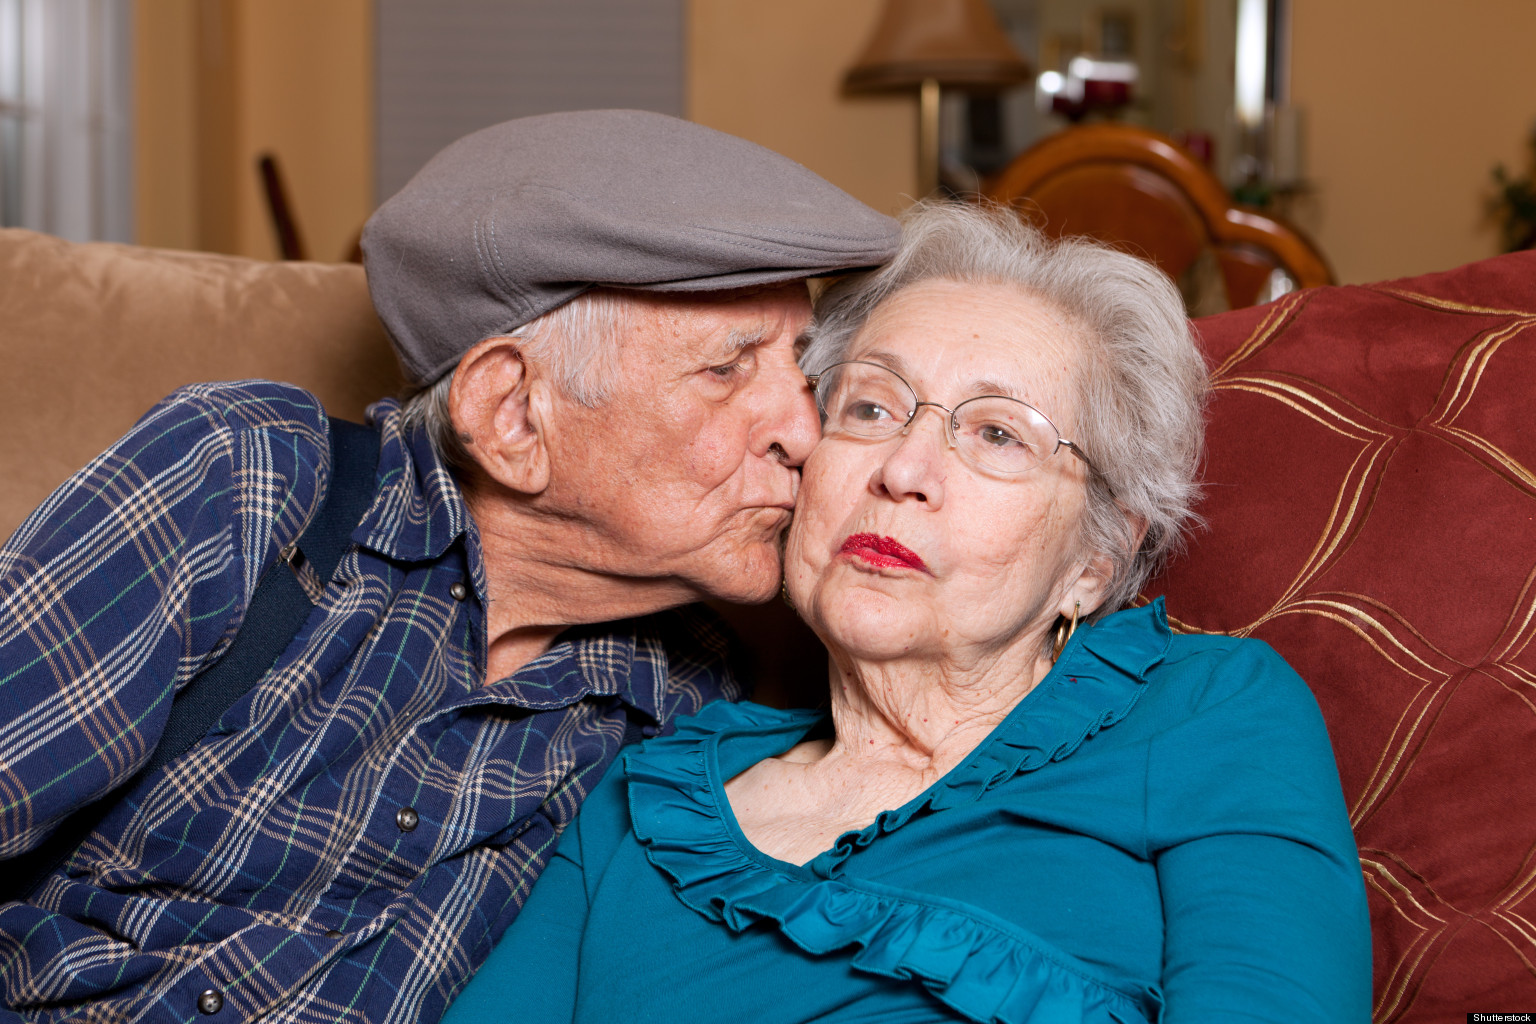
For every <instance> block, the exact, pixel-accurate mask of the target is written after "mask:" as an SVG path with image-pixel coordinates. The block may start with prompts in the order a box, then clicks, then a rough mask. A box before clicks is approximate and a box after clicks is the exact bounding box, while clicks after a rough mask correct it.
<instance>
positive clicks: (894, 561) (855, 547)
mask: <svg viewBox="0 0 1536 1024" xmlns="http://www.w3.org/2000/svg"><path fill="white" fill-rule="evenodd" d="M837 553H838V554H840V555H857V556H858V557H860V558H862V559H864V561H866V562H868V563H869V564H871V565H874V566H878V567H880V568H882V569H917V570H918V571H920V572H928V566H926V565H924V564H923V560H922V559H921V558H918V557H917V552H915V551H913V550H912V549H911V548H909V547H907V546H906V545H904V544H900V543H898V542H897V541H896V540H895V539H894V538H891V537H877V536H875V535H874V534H872V533H856V534H854V535H853V536H851V537H849V538H848V539H847V540H845V541H843V546H842V547H841V548H839V549H838V552H837ZM930 575H931V574H930Z"/></svg>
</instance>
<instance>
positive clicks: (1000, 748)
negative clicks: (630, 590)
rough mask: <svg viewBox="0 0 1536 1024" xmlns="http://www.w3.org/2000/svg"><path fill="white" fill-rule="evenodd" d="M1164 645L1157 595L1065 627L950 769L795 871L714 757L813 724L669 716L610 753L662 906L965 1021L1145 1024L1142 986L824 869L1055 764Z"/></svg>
mask: <svg viewBox="0 0 1536 1024" xmlns="http://www.w3.org/2000/svg"><path fill="white" fill-rule="evenodd" d="M1171 642H1172V634H1171V632H1170V631H1169V629H1168V623H1167V619H1166V616H1165V615H1164V612H1163V604H1162V601H1161V599H1159V600H1157V601H1155V602H1153V603H1152V604H1150V605H1148V606H1146V607H1143V608H1138V609H1132V610H1128V611H1121V612H1118V613H1116V614H1114V615H1110V616H1108V617H1106V618H1105V619H1103V620H1102V621H1101V622H1099V623H1098V624H1097V625H1094V626H1086V627H1081V628H1079V629H1078V630H1077V632H1076V633H1075V634H1074V635H1073V637H1072V639H1071V640H1070V641H1069V642H1068V644H1067V646H1066V648H1065V649H1064V650H1063V651H1062V654H1061V657H1060V658H1058V659H1057V662H1056V665H1055V666H1054V667H1053V668H1052V669H1051V671H1050V672H1049V673H1048V674H1047V675H1046V677H1045V678H1044V679H1042V680H1041V682H1040V685H1038V686H1036V687H1035V689H1034V690H1032V691H1031V692H1030V693H1029V694H1028V695H1026V696H1025V698H1024V699H1023V700H1021V701H1020V702H1019V704H1018V706H1017V707H1015V708H1014V709H1013V710H1012V711H1011V712H1010V713H1009V715H1008V716H1007V717H1006V718H1005V719H1004V720H1003V721H1002V722H1001V723H1000V724H999V725H998V726H997V728H996V729H994V730H993V731H992V733H991V734H990V735H989V736H988V737H987V738H986V739H985V740H983V741H982V742H981V743H980V744H979V745H978V746H977V747H976V749H975V750H974V751H972V752H971V753H970V755H968V756H967V757H966V758H965V759H964V760H963V761H962V762H961V763H960V764H959V765H957V766H956V767H955V768H953V769H951V770H950V771H949V772H948V773H947V774H945V775H944V777H943V778H941V779H939V780H938V781H937V782H935V783H934V784H933V785H932V786H930V787H929V788H928V789H927V790H925V791H924V792H923V793H922V794H920V795H918V796H917V797H916V798H914V799H913V800H911V801H909V802H908V803H906V804H905V805H903V806H902V807H899V808H896V809H893V810H889V811H885V812H882V813H881V814H880V815H878V816H877V817H876V819H875V820H874V822H872V823H871V824H870V825H868V826H866V827H865V828H863V829H859V830H856V831H850V832H847V833H844V834H843V835H842V836H840V837H838V839H837V841H836V842H835V843H834V844H833V846H832V847H831V848H830V849H828V850H827V851H825V852H823V853H822V854H820V855H818V856H817V857H816V858H815V859H813V860H812V861H810V862H809V863H807V864H806V865H804V866H803V867H801V866H796V865H792V864H787V863H784V862H781V861H775V860H773V859H772V858H770V857H768V856H767V855H765V854H762V853H761V852H760V851H758V850H756V848H755V847H752V846H751V845H750V843H748V842H747V840H746V838H745V836H743V835H742V834H741V833H740V831H739V828H738V827H737V826H736V823H735V816H734V814H733V813H732V812H731V809H730V805H729V802H728V801H727V800H726V798H725V794H724V791H723V784H724V781H725V779H724V778H723V777H721V776H722V774H723V772H722V769H721V767H720V765H719V763H718V757H717V755H718V750H719V743H720V739H721V737H722V736H723V735H725V734H728V733H729V734H734V735H740V734H742V733H757V734H760V735H761V736H763V737H764V739H765V740H767V739H770V738H776V739H778V740H781V741H782V745H781V746H779V747H778V748H777V749H776V750H771V751H768V752H767V753H766V754H765V755H764V756H770V755H771V754H773V753H781V752H782V751H784V750H787V749H788V748H789V747H791V746H793V745H794V744H795V743H797V742H799V741H800V739H802V738H803V737H804V736H805V735H806V734H807V733H809V732H810V731H811V729H813V728H814V727H816V725H817V724H818V723H820V722H822V721H824V719H825V716H824V715H823V714H821V713H819V712H808V711H778V710H775V709H772V708H766V707H762V706H761V705H753V704H726V703H716V704H713V705H710V706H708V707H706V708H705V709H704V710H703V711H701V712H700V713H699V714H697V715H695V716H693V717H691V718H688V719H684V720H682V721H680V722H679V723H678V726H677V731H676V732H675V733H674V734H673V735H671V736H668V737H665V738H662V739H657V740H652V741H650V742H648V743H646V744H645V745H643V746H642V747H640V748H638V749H633V750H631V751H630V752H629V753H627V754H626V755H625V771H626V774H627V776H628V779H629V804H630V816H631V821H632V823H633V830H634V834H635V837H636V838H637V839H638V840H639V841H640V843H641V844H642V845H643V847H644V849H645V854H646V857H647V859H648V860H649V861H650V862H651V864H652V865H654V866H655V867H656V868H657V869H659V870H660V871H662V872H663V873H664V874H665V875H666V876H667V877H669V878H670V879H671V880H672V884H673V888H674V890H675V892H676V894H677V896H678V898H679V899H680V900H681V901H682V902H683V903H684V904H686V905H687V906H689V907H690V908H692V909H693V910H694V911H696V912H697V913H699V914H702V915H703V916H705V917H706V918H709V919H710V920H713V921H717V922H720V923H722V924H724V925H726V926H727V927H729V928H731V929H732V930H733V931H741V930H743V929H745V928H747V927H749V926H750V925H752V924H754V923H756V922H758V921H763V920H768V921H772V922H773V923H774V924H775V925H776V926H777V927H778V928H779V929H780V930H781V931H782V932H783V934H785V935H786V936H787V937H788V938H790V939H791V940H792V941H793V942H795V943H796V944H797V945H798V946H800V947H801V948H802V949H804V950H806V951H807V952H809V953H812V954H815V955H825V954H829V953H833V952H836V951H838V950H848V949H854V950H856V952H855V953H854V955H853V959H852V966H853V967H855V968H856V969H859V970H861V971H866V972H870V973H874V974H880V975H885V976H888V977H901V978H909V979H914V980H918V981H920V982H922V983H923V984H924V985H926V986H927V987H928V989H929V990H930V991H931V992H932V993H933V994H934V995H935V996H936V997H938V998H939V999H940V1000H941V1001H942V1002H944V1003H945V1004H946V1005H948V1006H950V1007H951V1008H953V1009H955V1010H957V1011H959V1012H960V1013H962V1014H963V1015H965V1016H966V1017H968V1018H969V1019H971V1020H974V1021H978V1022H997V1024H1023V1022H1025V1021H1027V1020H1029V1019H1030V1018H1031V1017H1032V1016H1034V1015H1035V1014H1037V1013H1039V1014H1041V1016H1040V1017H1038V1018H1036V1019H1042V1020H1056V1019H1073V1020H1112V1021H1120V1022H1124V1024H1141V1022H1144V1021H1147V1020H1149V1019H1155V1018H1156V1016H1157V1013H1158V1008H1159V1007H1160V1004H1161V1000H1160V996H1159V994H1158V992H1157V990H1156V989H1155V988H1152V989H1146V990H1142V991H1138V992H1128V991H1125V990H1122V989H1120V988H1117V987H1115V986H1114V985H1112V984H1111V983H1110V982H1108V981H1107V980H1105V979H1103V978H1100V977H1097V976H1096V975H1094V974H1093V973H1092V972H1091V971H1090V970H1089V969H1088V968H1087V966H1086V965H1084V964H1082V963H1080V962H1079V961H1077V960H1076V959H1075V958H1073V957H1071V956H1070V955H1068V954H1065V953H1063V952H1061V951H1059V950H1057V949H1055V948H1054V947H1053V946H1051V945H1049V944H1048V943H1045V942H1044V941H1043V940H1040V939H1039V938H1037V937H1035V936H1033V935H1031V934H1029V933H1028V932H1025V931H1024V930H1023V929H1019V928H1015V927H1013V926H1010V925H1008V924H1007V923H1006V922H1002V921H1000V920H996V919H992V918H989V917H986V916H985V915H984V914H981V913H979V912H977V911H974V910H972V909H971V908H968V907H966V906H965V905H964V904H960V903H954V902H951V901H946V900H942V899H939V898H935V897H924V896H920V895H918V894H915V893H909V892H903V891H901V890H896V889H889V888H886V887H882V886H878V885H876V884H874V883H870V882H866V881H862V880H857V881H849V880H846V879H844V878H842V877H840V875H841V869H842V867H843V864H844V862H845V861H846V860H847V859H848V857H849V856H850V855H851V854H852V853H853V852H854V851H855V850H857V849H859V848H861V847H864V846H868V845H869V844H870V843H872V842H874V841H875V840H876V839H877V838H879V837H880V836H882V835H885V834H888V833H890V832H893V831H895V830H896V829H899V828H901V827H902V826H903V825H905V824H906V823H907V822H908V821H910V820H911V819H912V818H913V817H914V816H916V815H917V814H919V813H920V812H923V811H925V810H929V809H932V810H942V809H944V808H947V807H954V806H959V805H961V804H965V803H970V802H974V801H976V800H979V799H980V798H981V797H982V796H983V795H985V794H986V793H987V792H988V791H989V790H991V789H994V788H996V787H997V786H998V785H1001V784H1002V783H1003V782H1005V781H1007V780H1008V779H1010V778H1013V777H1014V776H1016V775H1018V774H1021V773H1024V772H1032V771H1036V770H1038V769H1040V768H1042V767H1044V766H1045V765H1048V764H1051V763H1053V762H1056V761H1061V760H1063V759H1065V758H1067V757H1070V756H1071V755H1072V754H1073V753H1075V752H1076V751H1077V750H1078V748H1079V747H1081V746H1082V744H1083V742H1084V741H1085V740H1087V739H1088V738H1089V737H1090V736H1093V735H1094V734H1095V733H1097V732H1099V731H1101V730H1103V729H1106V728H1109V727H1110V726H1112V725H1114V724H1115V723H1117V722H1119V721H1121V720H1122V719H1123V718H1124V717H1125V716H1126V715H1127V714H1129V713H1130V711H1131V709H1132V708H1133V707H1134V706H1135V705H1136V702H1137V700H1138V699H1139V698H1140V696H1141V693H1142V692H1143V689H1144V686H1145V683H1146V677H1147V673H1148V671H1150V669H1151V668H1152V667H1153V666H1154V665H1156V664H1157V663H1158V662H1160V661H1161V660H1162V659H1163V658H1164V656H1165V655H1166V654H1167V651H1168V647H1169V645H1170V643H1171ZM745 767H747V765H742V766H741V768H742V769H744V768H745ZM738 770H739V769H738ZM731 774H734V772H732V773H731Z"/></svg>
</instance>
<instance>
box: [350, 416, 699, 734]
mask: <svg viewBox="0 0 1536 1024" xmlns="http://www.w3.org/2000/svg"><path fill="white" fill-rule="evenodd" d="M368 418H369V421H370V422H371V423H372V424H373V426H374V427H375V428H376V429H378V431H379V432H380V435H381V444H380V449H379V470H378V481H379V484H378V493H377V494H376V495H375V497H374V500H373V504H372V506H371V507H370V508H369V510H368V512H367V514H366V515H364V516H363V519H362V522H361V523H359V524H358V527H357V530H356V531H354V532H353V534H352V539H353V540H354V541H356V542H357V543H358V544H361V545H363V546H364V547H367V548H369V549H371V550H373V551H376V552H378V553H379V554H381V555H383V556H385V557H386V558H390V559H393V560H395V561H400V562H429V561H435V560H437V559H439V558H442V557H443V555H444V553H445V552H447V550H448V549H449V547H450V546H452V545H453V543H454V542H455V541H456V540H458V539H459V538H460V537H462V538H464V555H465V561H466V563H467V565H468V567H469V574H470V578H471V582H472V583H473V584H474V589H475V594H476V596H477V597H478V598H479V599H480V601H481V603H482V605H483V603H484V601H485V594H486V581H485V560H484V558H483V557H482V555H481V549H480V533H479V531H478V530H476V529H475V524H474V520H473V519H472V518H471V517H470V514H469V507H468V506H467V505H466V504H465V501H464V494H463V492H462V491H461V490H460V489H459V485H458V482H457V481H455V480H454V478H453V474H452V472H450V471H449V469H448V467H447V466H446V465H444V464H443V461H442V460H441V459H440V458H438V455H437V452H436V451H435V450H434V449H433V447H432V444H431V442H430V441H429V440H428V439H427V433H426V431H425V430H420V429H418V430H415V431H413V432H411V433H410V434H409V435H407V434H405V433H404V432H403V431H402V430H401V424H400V420H401V415H400V403H398V402H396V401H395V400H394V399H392V398H386V399H384V400H382V401H380V402H376V403H375V404H373V405H372V406H370V407H369V409H368ZM653 633H654V631H652V630H650V629H646V628H643V627H642V625H641V621H640V620H627V621H623V622H605V623H597V624H594V625H584V626H575V627H572V628H571V629H568V630H566V631H565V632H564V633H562V634H561V635H560V638H559V639H558V640H557V641H556V642H555V644H554V645H553V646H552V647H551V648H550V649H549V650H548V651H546V652H544V654H543V655H541V656H540V657H538V658H535V659H534V660H533V661H531V662H529V663H528V664H527V665H525V666H523V667H522V668H521V669H519V670H518V672H517V673H516V674H515V675H514V676H513V677H512V678H511V679H508V680H502V681H500V682H498V683H497V684H495V685H494V686H493V687H491V688H490V689H491V690H493V691H495V690H500V691H502V693H503V696H510V697H511V698H512V699H513V700H514V701H516V702H517V703H518V704H521V705H524V706H526V707H563V706H565V705H567V704H570V703H573V702H574V701H576V700H579V699H581V698H582V697H584V696H587V695H589V694H598V695H608V696H614V697H618V698H619V699H620V700H622V701H623V702H624V703H626V704H628V705H629V706H630V707H632V708H635V709H636V710H638V711H641V712H643V713H644V714H646V715H649V716H650V717H651V718H652V719H653V720H656V721H660V717H661V715H660V707H661V701H662V694H663V692H664V691H665V688H666V684H667V673H668V667H667V652H666V648H665V645H664V644H663V642H662V641H661V640H660V639H659V638H658V637H656V636H655V635H653ZM508 690H510V691H511V692H510V693H507V692H506V691H508Z"/></svg>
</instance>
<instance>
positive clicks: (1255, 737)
mask: <svg viewBox="0 0 1536 1024" xmlns="http://www.w3.org/2000/svg"><path fill="white" fill-rule="evenodd" d="M1209 657H1211V658H1212V660H1213V665H1212V666H1211V669H1210V674H1209V678H1208V681H1207V683H1206V685H1205V686H1204V687H1203V688H1201V690H1200V692H1199V693H1198V694H1197V696H1196V697H1195V704H1196V706H1195V707H1194V708H1192V709H1191V714H1190V715H1189V716H1188V717H1187V718H1186V719H1185V721H1184V722H1183V723H1182V724H1180V725H1179V726H1177V727H1175V728H1172V729H1170V730H1168V731H1167V732H1165V733H1163V734H1162V735H1160V736H1159V737H1158V739H1157V741H1155V742H1154V744H1153V745H1152V747H1151V749H1150V752H1149V755H1148V756H1149V765H1148V768H1149V771H1148V792H1147V806H1148V826H1149V837H1150V838H1151V840H1152V846H1153V851H1154V857H1155V863H1156V865H1157V873H1158V881H1159V885H1160V887H1161V891H1162V900H1163V913H1164V919H1165V926H1166V939H1165V945H1164V960H1163V991H1164V997H1165V999H1166V1000H1167V1009H1166V1013H1165V1016H1164V1017H1163V1024H1183V1022H1194V1021H1210V1020H1223V1021H1249V1022H1258V1021H1265V1022H1270V1021H1273V1022H1291V1024H1294V1022H1301V1021H1318V1022H1322V1021H1327V1022H1330V1024H1338V1022H1359V1024H1365V1022H1367V1021H1369V1020H1370V1000H1371V947H1370V924H1369V917H1368V915H1367V911H1366V903H1365V889H1364V883H1363V881H1362V877H1361V873H1360V863H1359V855H1358V853H1357V851H1356V849H1355V844H1354V837H1353V835H1352V833H1351V831H1350V828H1349V822H1348V818H1347V815H1346V812H1345V808H1344V799H1343V794H1342V792H1341V789H1340V786H1339V780H1338V773H1337V769H1336V768H1335V766H1334V761H1333V750H1332V747H1331V746H1330V744H1329V741H1328V735H1327V732H1326V730H1325V728H1324V725H1323V720H1322V716H1321V714H1320V713H1319V712H1318V709H1317V705H1316V703H1315V701H1314V700H1313V699H1312V695H1311V692H1310V691H1309V690H1308V689H1307V687H1306V685H1305V684H1304V683H1303V682H1302V681H1301V679H1300V678H1299V677H1298V676H1297V675H1296V674H1295V673H1294V672H1293V671H1292V670H1291V669H1290V667H1289V666H1288V665H1286V664H1285V662H1284V661H1283V660H1282V659H1281V658H1280V657H1279V655H1277V654H1275V653H1274V651H1272V650H1271V649H1270V648H1269V647H1268V646H1267V645H1265V644H1262V643H1259V642H1257V641H1242V642H1240V643H1238V644H1237V645H1236V646H1234V647H1231V648H1228V649H1226V650H1224V651H1217V652H1212V653H1211V654H1210V655H1209Z"/></svg>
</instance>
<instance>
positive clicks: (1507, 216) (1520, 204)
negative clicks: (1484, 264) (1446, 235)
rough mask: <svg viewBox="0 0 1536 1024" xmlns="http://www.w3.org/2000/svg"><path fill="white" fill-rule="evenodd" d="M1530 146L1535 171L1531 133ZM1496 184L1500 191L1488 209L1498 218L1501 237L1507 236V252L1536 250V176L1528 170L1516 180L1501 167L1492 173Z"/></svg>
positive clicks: (1535, 146)
mask: <svg viewBox="0 0 1536 1024" xmlns="http://www.w3.org/2000/svg"><path fill="white" fill-rule="evenodd" d="M1529 145H1530V147H1531V153H1532V160H1531V166H1532V167H1533V168H1536V132H1533V133H1532V135H1531V138H1530V140H1529ZM1493 180H1494V183H1495V184H1497V185H1498V188H1499V191H1498V195H1496V196H1495V197H1494V198H1493V200H1492V202H1490V203H1489V207H1490V212H1491V213H1492V214H1493V216H1494V217H1496V218H1498V221H1499V229H1500V233H1501V234H1502V235H1503V236H1504V251H1505V252H1515V251H1516V250H1519V249H1529V248H1531V247H1532V246H1536V172H1533V171H1530V170H1528V171H1527V172H1526V173H1525V174H1524V175H1523V176H1521V177H1518V178H1517V177H1514V176H1513V175H1511V174H1510V173H1509V172H1508V171H1507V170H1505V169H1504V165H1503V164H1499V165H1498V166H1497V167H1495V168H1494V169H1493Z"/></svg>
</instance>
